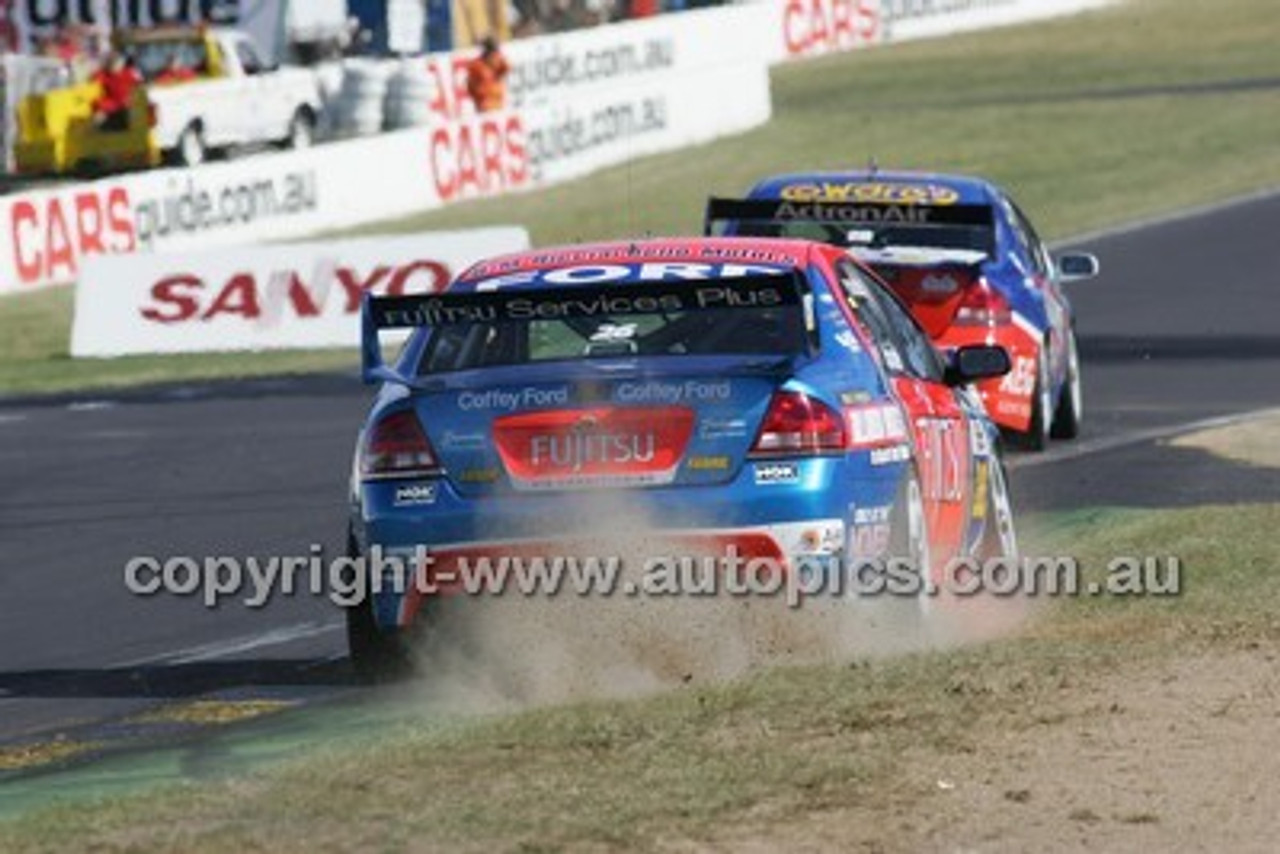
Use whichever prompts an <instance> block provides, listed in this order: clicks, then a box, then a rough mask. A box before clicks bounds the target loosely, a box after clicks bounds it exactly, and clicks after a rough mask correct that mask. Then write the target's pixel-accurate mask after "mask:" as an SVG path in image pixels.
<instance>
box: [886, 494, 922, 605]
mask: <svg viewBox="0 0 1280 854" xmlns="http://www.w3.org/2000/svg"><path fill="white" fill-rule="evenodd" d="M890 537H891V539H890V541H889V550H890V557H892V558H893V559H895V560H906V561H907V562H908V563H910V565H911V566H912V567H913V568H914V571H915V572H916V573H917V575H918V576H919V584H920V588H919V590H920V598H919V601H920V604H921V609H922V610H924V609H925V605H926V603H927V602H928V597H927V594H926V593H925V588H926V586H927V585H928V584H929V583H931V580H932V579H931V578H930V576H931V574H932V550H931V549H930V547H929V521H928V518H927V517H926V516H925V512H924V495H923V493H922V492H921V491H920V479H919V478H917V477H916V475H915V472H912V473H911V474H909V475H908V476H907V477H906V479H904V480H903V482H902V485H901V486H900V487H899V488H898V499H897V501H896V502H894V509H893V527H892V530H891V534H890Z"/></svg>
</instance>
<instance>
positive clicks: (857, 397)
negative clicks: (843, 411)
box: [840, 388, 873, 406]
mask: <svg viewBox="0 0 1280 854" xmlns="http://www.w3.org/2000/svg"><path fill="white" fill-rule="evenodd" d="M872 399H873V396H872V394H871V392H869V391H866V390H865V389H860V388H859V389H851V390H850V391H842V392H840V403H842V404H843V405H845V406H859V405H861V404H863V403H870V402H871V401H872Z"/></svg>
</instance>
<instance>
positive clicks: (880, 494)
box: [347, 238, 1016, 675]
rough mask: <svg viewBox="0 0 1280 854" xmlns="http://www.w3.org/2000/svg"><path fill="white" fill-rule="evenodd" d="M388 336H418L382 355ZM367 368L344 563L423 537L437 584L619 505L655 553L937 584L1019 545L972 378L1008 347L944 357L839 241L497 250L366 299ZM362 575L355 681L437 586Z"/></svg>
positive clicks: (391, 647) (354, 614)
mask: <svg viewBox="0 0 1280 854" xmlns="http://www.w3.org/2000/svg"><path fill="white" fill-rule="evenodd" d="M392 329H409V330H412V332H411V333H410V336H409V337H408V339H407V340H406V342H405V344H404V346H403V349H402V350H401V353H400V355H399V356H398V357H397V359H396V360H394V362H393V363H392V364H384V363H383V361H382V358H381V349H380V333H381V332H382V331H384V330H392ZM363 361H364V376H365V379H366V381H368V382H371V383H381V390H380V392H379V394H378V395H377V399H376V401H375V402H374V404H373V408H372V411H371V412H370V413H369V416H368V419H367V421H366V423H365V425H364V427H363V429H362V430H361V432H360V437H359V440H358V443H357V449H356V455H355V459H354V468H353V474H352V489H351V516H350V540H349V547H350V550H351V553H352V555H353V556H355V557H359V556H364V555H368V554H369V553H370V551H371V550H372V549H374V547H378V549H379V550H380V551H383V552H385V553H386V554H400V555H408V554H409V553H410V552H411V551H412V550H414V549H416V548H417V547H419V546H424V547H425V549H426V551H427V552H428V553H429V555H430V559H431V568H432V572H433V573H435V574H436V575H434V576H433V577H434V578H439V577H446V576H447V577H452V578H455V579H456V578H457V575H456V572H457V571H458V570H459V567H460V565H461V564H462V563H463V560H464V559H467V560H472V559H475V558H477V556H485V555H489V556H494V557H497V556H501V555H511V554H515V555H522V554H523V555H531V554H539V553H540V554H543V555H546V554H550V553H554V549H555V548H556V544H557V543H561V542H571V541H574V540H575V539H579V538H584V537H585V538H590V536H591V535H592V534H593V532H595V531H597V530H598V529H599V528H600V527H601V526H602V525H603V526H608V525H612V524H613V523H615V522H616V521H617V520H616V519H611V518H608V516H609V515H610V514H617V513H618V512H619V511H618V508H619V507H620V506H625V507H626V508H628V509H627V512H628V513H631V514H634V516H635V518H637V519H642V520H643V521H644V525H645V526H646V528H647V529H649V530H652V531H653V532H654V534H655V537H657V538H658V539H660V540H661V541H662V542H663V543H665V544H667V545H668V546H670V544H672V543H677V544H684V545H687V546H688V547H689V549H690V550H691V551H693V552H695V553H702V552H703V551H704V550H705V549H707V548H708V546H709V545H710V546H712V547H714V548H715V549H728V548H732V549H734V550H735V551H736V553H737V554H739V555H740V556H742V557H746V558H753V557H761V558H766V559H771V560H775V561H777V562H778V565H779V566H782V567H801V566H803V567H808V568H809V569H812V567H814V566H819V567H825V569H823V570H822V571H839V570H840V567H841V566H844V565H846V564H847V562H848V561H850V560H853V559H871V558H877V557H883V556H887V555H897V556H901V557H904V558H907V559H909V560H910V562H911V565H913V566H914V567H916V568H917V570H919V568H921V567H925V568H928V569H929V571H930V572H933V571H934V568H935V567H937V566H939V565H940V562H941V561H943V560H947V559H950V558H953V557H955V556H975V557H986V556H993V557H994V556H1000V555H1011V554H1013V553H1014V551H1015V549H1016V542H1015V538H1014V531H1013V519H1012V511H1011V509H1010V503H1009V499H1008V493H1007V490H1006V487H1005V478H1004V471H1003V467H1002V464H1001V460H1000V455H999V444H998V438H999V433H998V430H997V429H996V427H995V426H994V425H993V424H992V423H991V421H990V420H989V419H988V418H987V417H986V415H985V413H984V412H983V409H982V406H981V403H980V401H979V400H978V398H977V395H976V394H975V393H974V392H973V390H972V388H970V387H969V385H968V384H969V383H970V382H973V381H977V380H980V379H985V378H989V377H992V376H998V375H1001V374H1003V373H1005V372H1007V371H1008V369H1009V367H1010V365H1009V357H1008V354H1007V353H1006V352H1005V351H1004V350H1003V349H1002V348H999V347H992V346H986V345H975V346H969V347H961V348H959V349H958V350H957V351H956V352H955V353H953V354H952V355H951V357H950V359H949V360H945V361H944V359H943V358H942V357H941V356H940V354H939V353H938V351H937V350H936V349H935V348H934V346H933V345H932V343H931V342H930V341H929V339H928V336H926V335H925V334H924V332H923V331H922V330H921V329H920V327H919V326H918V325H917V323H916V322H915V321H914V320H913V319H912V318H911V315H910V313H909V312H908V311H907V310H906V309H905V308H904V307H903V306H902V305H901V304H900V303H899V301H898V300H897V299H896V298H895V297H894V296H893V294H892V293H891V292H890V291H889V290H888V289H886V288H885V287H884V285H883V284H882V283H881V282H879V281H878V280H877V279H876V278H875V277H874V276H873V275H871V274H870V273H869V272H868V270H867V269H866V268H865V267H863V266H862V265H860V264H859V263H858V262H856V261H855V260H854V259H852V258H851V257H849V255H848V254H847V253H846V252H844V251H843V250H841V249H839V248H836V247H832V246H828V245H824V244H820V243H816V242H811V241H800V240H778V239H741V238H713V239H697V238H695V239H668V240H646V241H642V242H633V243H609V244H595V245H583V246H570V247H563V248H550V249H539V250H535V251H529V252H524V253H520V254H516V255H510V256H505V257H501V258H496V259H493V260H488V261H484V262H481V263H478V264H476V265H475V266H473V267H471V268H470V269H469V270H467V271H466V272H464V273H462V274H461V276H459V277H458V279H457V280H455V281H454V282H453V283H452V284H451V285H450V286H449V287H448V288H447V290H446V291H445V292H443V293H440V294H433V295H425V296H391V297H377V296H369V297H367V298H366V302H365V306H364V311H363ZM463 571H465V570H463ZM784 571H787V570H784ZM373 580H376V579H373ZM370 587H371V591H370V592H371V595H370V596H369V597H368V600H367V601H366V602H364V603H363V604H360V605H356V606H353V607H351V608H349V609H348V613H347V616H348V630H349V631H348V634H349V640H350V646H351V653H352V658H353V661H354V663H355V665H356V667H357V669H358V670H360V671H361V672H363V673H366V674H370V675H373V674H376V673H378V672H379V671H381V670H383V669H384V668H388V667H391V668H394V667H395V666H397V665H396V663H397V662H401V661H403V658H404V654H405V652H404V640H405V636H406V632H407V631H408V630H409V629H410V628H411V627H412V626H413V625H414V623H415V620H416V619H417V617H418V615H419V613H420V612H421V611H422V609H423V607H424V605H426V604H428V603H429V602H430V601H431V597H432V596H436V597H439V596H441V595H445V593H446V592H447V587H446V586H442V585H435V584H431V585H427V586H426V587H420V586H418V585H408V586H407V587H406V586H404V585H401V586H400V588H399V589H397V588H396V586H395V585H374V584H372V583H371V585H370ZM455 592H456V591H455ZM436 601H439V599H437V600H436Z"/></svg>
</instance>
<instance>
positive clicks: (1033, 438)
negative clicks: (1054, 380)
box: [1009, 347, 1053, 452]
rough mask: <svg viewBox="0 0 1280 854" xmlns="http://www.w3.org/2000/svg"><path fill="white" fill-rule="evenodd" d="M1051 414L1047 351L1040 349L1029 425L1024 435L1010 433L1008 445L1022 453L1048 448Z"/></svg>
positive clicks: (1050, 388)
mask: <svg viewBox="0 0 1280 854" xmlns="http://www.w3.org/2000/svg"><path fill="white" fill-rule="evenodd" d="M1052 413H1053V387H1052V385H1051V384H1050V382H1049V351H1048V348H1045V347H1041V348H1040V355H1039V358H1037V359H1036V385H1035V390H1034V391H1033V392H1032V395H1031V423H1030V424H1029V425H1027V430H1026V432H1025V433H1010V434H1009V443H1010V444H1011V445H1013V446H1015V447H1017V448H1019V449H1021V450H1024V451H1037V452H1038V451H1043V450H1044V449H1045V448H1047V447H1049V420H1050V418H1051V416H1052Z"/></svg>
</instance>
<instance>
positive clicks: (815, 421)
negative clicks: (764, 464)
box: [751, 391, 846, 457]
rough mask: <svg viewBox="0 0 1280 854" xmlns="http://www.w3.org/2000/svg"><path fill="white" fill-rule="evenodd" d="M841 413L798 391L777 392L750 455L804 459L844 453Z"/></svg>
mask: <svg viewBox="0 0 1280 854" xmlns="http://www.w3.org/2000/svg"><path fill="white" fill-rule="evenodd" d="M845 438H846V436H845V424H844V419H843V418H842V417H841V416H840V413H839V412H837V411H836V410H834V409H832V408H831V407H830V406H827V405H826V404H825V403H823V402H822V401H820V400H814V399H813V398H811V397H809V396H808V395H805V394H801V393H800V392H795V391H779V392H775V393H774V395H773V399H772V400H771V401H770V402H769V411H768V412H766V413H765V416H764V422H763V423H762V424H761V425H760V433H759V435H757V436H756V441H755V444H753V445H752V446H751V455H752V456H755V457H760V456H765V457H769V456H804V455H811V454H826V453H832V452H837V451H843V450H844V449H845Z"/></svg>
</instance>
